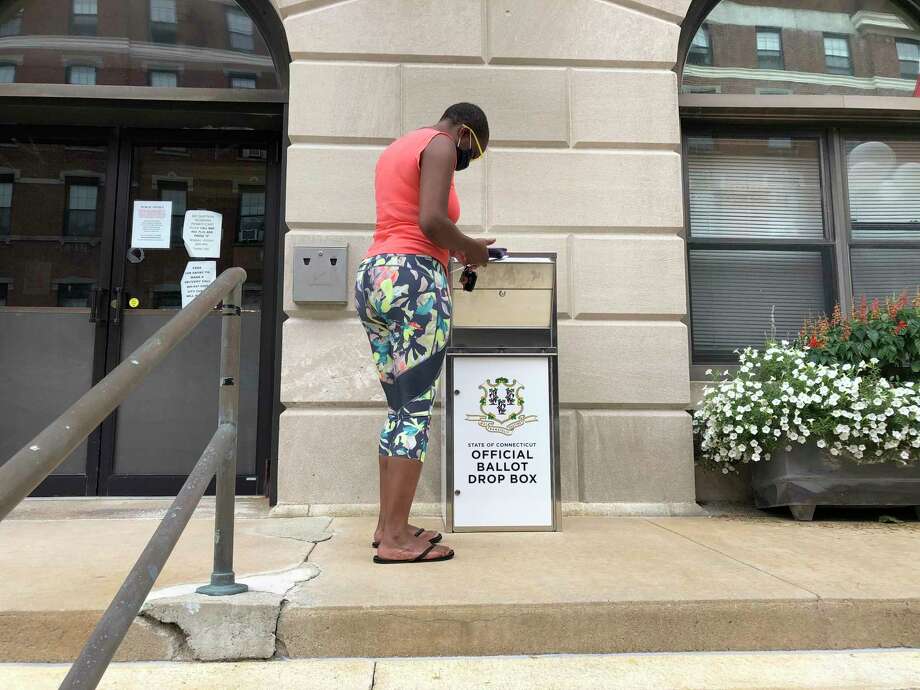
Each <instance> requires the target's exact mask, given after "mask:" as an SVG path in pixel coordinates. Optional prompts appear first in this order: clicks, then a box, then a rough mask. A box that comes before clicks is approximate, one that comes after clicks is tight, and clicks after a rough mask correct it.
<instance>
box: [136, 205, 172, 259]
mask: <svg viewBox="0 0 920 690" xmlns="http://www.w3.org/2000/svg"><path fill="white" fill-rule="evenodd" d="M171 225H172V202H171V201H135V202H134V219H133V221H132V223H131V246H132V247H135V248H137V249H169V229H170V227H171Z"/></svg>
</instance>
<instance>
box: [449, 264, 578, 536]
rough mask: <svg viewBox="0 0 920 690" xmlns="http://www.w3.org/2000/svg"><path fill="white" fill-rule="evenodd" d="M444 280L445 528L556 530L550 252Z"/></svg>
mask: <svg viewBox="0 0 920 690" xmlns="http://www.w3.org/2000/svg"><path fill="white" fill-rule="evenodd" d="M459 274H460V272H459V271H454V272H453V273H452V277H451V283H452V289H451V296H452V299H453V317H452V326H451V337H450V343H449V344H448V347H447V358H446V363H445V373H444V377H445V385H444V398H443V400H444V408H445V409H444V418H443V425H444V427H445V428H444V434H443V439H444V446H445V447H444V458H445V467H444V472H443V473H442V477H443V490H444V522H445V525H446V528H447V530H448V531H452V532H475V531H500V530H504V531H516V530H520V531H524V530H555V529H557V528H558V525H559V500H560V497H559V486H560V484H559V398H558V392H557V391H558V372H557V364H556V354H557V349H556V348H557V338H556V256H555V254H509V255H508V256H507V257H506V258H504V259H501V260H498V261H490V262H489V265H488V266H485V267H481V268H479V269H477V274H478V280H477V281H476V288H475V290H473V291H472V292H465V291H464V290H463V288H462V286H461V285H460V282H459Z"/></svg>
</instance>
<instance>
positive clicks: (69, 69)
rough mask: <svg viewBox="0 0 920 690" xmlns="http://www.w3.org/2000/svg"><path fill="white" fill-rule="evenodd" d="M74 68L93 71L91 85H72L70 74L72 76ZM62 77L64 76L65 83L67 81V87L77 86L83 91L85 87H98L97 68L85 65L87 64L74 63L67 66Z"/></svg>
mask: <svg viewBox="0 0 920 690" xmlns="http://www.w3.org/2000/svg"><path fill="white" fill-rule="evenodd" d="M75 67H81V68H87V69H91V70H93V83H92V84H75V83H73V82H72V81H71V77H72V74H73V69H74V68H75ZM64 76H65V79H66V81H67V85H68V86H79V87H81V88H84V89H85V88H86V87H92V86H98V85H99V68H98V67H96V65H87V64H85V63H82V62H81V63H74V64H72V65H67V68H66V70H65V75H64Z"/></svg>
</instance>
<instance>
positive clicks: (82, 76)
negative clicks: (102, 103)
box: [67, 65, 96, 86]
mask: <svg viewBox="0 0 920 690" xmlns="http://www.w3.org/2000/svg"><path fill="white" fill-rule="evenodd" d="M67 83H68V84H79V85H81V86H93V85H95V83H96V68H95V67H93V66H92V65H71V66H70V67H68V68H67Z"/></svg>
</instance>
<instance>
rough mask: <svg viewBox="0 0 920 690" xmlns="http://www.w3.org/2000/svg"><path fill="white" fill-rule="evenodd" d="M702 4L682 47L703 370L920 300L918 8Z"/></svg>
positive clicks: (693, 291) (840, 0) (812, 1)
mask: <svg viewBox="0 0 920 690" xmlns="http://www.w3.org/2000/svg"><path fill="white" fill-rule="evenodd" d="M702 6H703V7H704V8H712V9H711V11H710V12H709V14H708V16H702V14H701V13H700V14H697V15H696V20H695V21H692V22H690V23H689V25H685V28H684V31H685V32H687V33H686V34H685V35H684V37H682V45H683V46H684V51H683V56H682V57H683V59H684V61H685V62H684V64H683V78H682V92H683V93H682V95H681V107H682V120H683V122H682V124H683V132H684V136H683V154H684V164H685V173H686V174H685V176H684V179H685V184H686V187H687V199H688V227H687V247H688V252H689V261H688V270H689V283H690V319H691V324H690V325H691V338H692V350H693V355H692V357H693V363H694V365H699V367H700V368H699V369H698V370H695V371H694V374H695V375H697V374H699V373H700V372H701V370H702V369H704V368H705V367H706V365H708V364H711V363H719V362H724V363H730V362H731V361H733V360H734V359H735V358H736V355H734V354H733V351H734V350H735V349H736V348H743V347H746V346H755V347H759V346H761V345H763V343H764V341H765V339H767V338H769V337H775V338H780V339H781V338H792V337H794V336H795V335H796V334H797V333H798V330H799V328H800V326H801V324H802V321H803V320H804V319H805V318H807V317H812V316H817V315H820V314H822V313H825V314H829V313H830V311H831V310H832V308H833V306H834V305H835V304H838V303H839V304H840V305H841V306H842V308H843V309H844V311H848V310H849V308H850V307H851V306H852V305H853V304H854V303H857V302H859V301H860V300H861V299H862V298H863V297H866V298H867V299H869V300H872V299H873V298H879V299H881V300H882V301H884V299H885V298H886V297H887V296H890V295H894V294H897V293H900V292H902V291H904V290H906V291H908V292H909V293H911V294H913V293H915V292H916V291H917V290H918V289H920V91H918V90H917V83H918V68H920V53H918V48H917V46H918V45H920V32H918V30H917V27H918V22H917V16H920V15H915V14H913V12H912V11H911V13H908V11H907V10H908V8H911V7H912V3H908V2H903V3H899V4H895V3H894V2H891V1H889V0H833V1H823V0H822V1H820V2H819V1H818V0H765V1H763V2H753V1H751V2H748V1H739V0H724V1H723V2H721V3H718V4H716V5H715V6H714V7H713V3H711V2H710V3H704V4H703V5H702ZM695 7H696V8H697V9H699V7H700V4H697V5H695ZM692 12H693V8H691V13H692ZM689 32H692V33H689ZM701 93H702V94H707V95H698V94H701ZM859 96H863V97H864V96H870V98H868V99H867V98H859ZM902 97H908V98H902ZM910 97H915V99H912V98H910Z"/></svg>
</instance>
